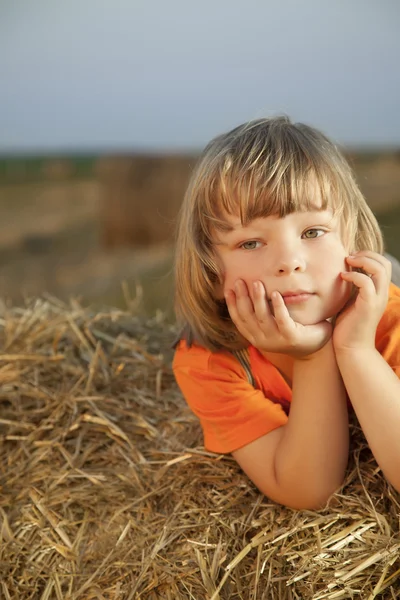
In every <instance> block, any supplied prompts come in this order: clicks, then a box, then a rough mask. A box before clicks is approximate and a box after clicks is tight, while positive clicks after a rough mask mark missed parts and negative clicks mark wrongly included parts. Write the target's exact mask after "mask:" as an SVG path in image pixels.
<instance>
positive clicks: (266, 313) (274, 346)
mask: <svg viewBox="0 0 400 600" xmlns="http://www.w3.org/2000/svg"><path fill="white" fill-rule="evenodd" d="M225 299H226V304H227V307H228V310H229V314H230V317H231V319H232V321H233V323H234V324H235V325H236V327H237V329H238V331H239V333H241V334H242V336H243V337H244V338H245V339H246V340H247V341H248V342H250V344H252V345H253V346H255V348H257V349H258V350H260V352H279V353H283V354H289V355H291V356H293V357H295V358H300V357H304V356H308V355H310V354H312V353H314V352H316V351H317V350H319V349H320V348H322V346H324V345H325V344H326V342H327V341H328V340H329V338H330V337H331V335H332V326H331V324H330V323H328V321H322V322H321V323H317V324H316V325H301V324H300V323H297V322H296V321H294V320H293V319H292V317H291V316H290V314H289V311H288V309H287V307H286V304H285V302H284V300H283V298H282V296H281V295H280V294H279V292H272V294H271V303H272V309H273V313H272V311H271V309H270V307H269V305H268V299H267V297H266V291H265V288H264V285H263V284H262V283H261V281H256V282H254V284H253V300H252V299H251V297H250V295H249V291H248V288H247V285H246V284H245V282H244V281H242V280H240V279H239V280H238V281H237V282H236V283H235V291H233V290H227V291H226V292H225Z"/></svg>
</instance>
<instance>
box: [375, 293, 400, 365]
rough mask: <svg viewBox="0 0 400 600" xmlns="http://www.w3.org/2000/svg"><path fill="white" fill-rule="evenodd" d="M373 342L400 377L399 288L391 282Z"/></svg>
mask: <svg viewBox="0 0 400 600" xmlns="http://www.w3.org/2000/svg"><path fill="white" fill-rule="evenodd" d="M375 344H376V348H377V350H378V351H379V352H380V353H381V354H382V356H383V358H384V359H385V360H386V362H387V363H388V365H389V366H390V367H392V369H393V371H394V372H395V373H396V374H397V376H398V377H400V290H399V288H397V287H396V286H395V285H393V284H392V285H391V286H390V296H389V302H388V305H387V307H386V310H385V313H384V314H383V316H382V319H381V320H380V323H379V325H378V328H377V332H376V340H375Z"/></svg>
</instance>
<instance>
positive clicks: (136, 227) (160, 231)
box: [97, 155, 194, 247]
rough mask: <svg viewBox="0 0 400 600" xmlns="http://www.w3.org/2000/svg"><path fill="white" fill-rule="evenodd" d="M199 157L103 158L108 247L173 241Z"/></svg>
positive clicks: (103, 205) (103, 224)
mask: <svg viewBox="0 0 400 600" xmlns="http://www.w3.org/2000/svg"><path fill="white" fill-rule="evenodd" d="M193 162H194V159H193V158H191V157H189V156H187V157H184V156H175V155H171V156H132V157H113V158H109V159H103V160H102V161H100V164H99V166H98V168H97V173H98V175H99V179H100V181H101V183H102V198H101V208H100V223H101V231H102V240H103V243H104V245H105V246H106V247H117V246H126V245H130V246H149V245H152V244H158V243H165V242H168V241H171V240H172V238H173V233H174V226H175V219H176V215H177V212H178V210H179V207H180V205H181V202H182V198H183V195H184V193H185V189H186V186H187V183H188V180H189V174H190V167H191V164H192V163H193Z"/></svg>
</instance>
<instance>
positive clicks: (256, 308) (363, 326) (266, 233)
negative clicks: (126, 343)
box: [173, 117, 400, 509]
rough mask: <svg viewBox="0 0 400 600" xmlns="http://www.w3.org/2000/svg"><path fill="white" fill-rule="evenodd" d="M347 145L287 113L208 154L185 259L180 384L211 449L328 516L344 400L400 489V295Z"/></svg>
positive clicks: (190, 205) (265, 488)
mask: <svg viewBox="0 0 400 600" xmlns="http://www.w3.org/2000/svg"><path fill="white" fill-rule="evenodd" d="M382 250H383V244H382V236H381V232H380V230H379V227H378V224H377V222H376V219H375V217H374V216H373V214H372V212H371V210H370V209H369V208H368V206H367V204H366V202H365V200H364V198H363V196H362V194H361V193H360V191H359V189H358V188H357V185H356V183H355V181H354V178H353V175H352V173H351V170H350V167H349V166H348V164H347V162H346V161H345V160H344V158H343V157H342V156H341V154H340V152H339V151H338V150H337V148H336V147H335V146H334V145H333V144H332V143H331V142H330V141H329V140H328V139H327V138H326V137H325V136H324V135H323V134H322V133H320V132H318V131H317V130H315V129H313V128H311V127H309V126H306V125H303V124H298V123H296V124H293V123H291V122H290V120H289V119H288V118H286V117H278V118H271V119H265V120H257V121H254V122H250V123H247V124H244V125H241V126H239V127H237V128H235V129H233V130H232V131H230V132H229V133H227V134H225V135H221V136H219V137H217V138H215V139H214V140H212V141H211V142H210V144H209V145H208V146H207V147H206V149H205V151H204V153H203V155H202V158H201V160H200V161H199V164H198V166H197V169H196V171H195V172H194V174H193V177H192V180H191V183H190V185H189V189H188V191H187V194H186V197H185V200H184V203H183V206H182V211H181V216H180V224H179V229H178V239H177V249H176V270H175V276H176V310H177V316H178V320H179V321H180V323H181V325H182V335H181V339H180V342H179V344H178V345H177V348H176V352H175V357H174V364H173V368H174V373H175V377H176V380H177V382H178V384H179V386H180V388H181V390H182V392H183V394H184V396H185V398H186V400H187V402H188V404H189V406H190V407H191V409H192V410H193V412H194V413H195V414H196V415H197V416H198V417H199V419H200V422H201V425H202V428H203V432H204V440H205V442H204V443H205V447H206V448H207V449H208V450H210V451H213V452H219V453H232V455H233V457H234V458H235V459H236V461H237V462H238V463H239V465H240V466H241V468H242V469H243V470H244V472H245V473H246V474H247V475H248V477H249V478H250V479H251V480H252V481H253V482H254V484H255V485H256V486H257V487H258V488H259V489H260V491H262V492H263V493H264V494H265V495H266V496H268V497H269V498H271V499H272V500H274V501H276V502H279V503H281V504H284V505H286V506H290V507H293V508H297V509H300V508H309V509H311V508H318V507H321V506H323V505H324V504H325V503H326V501H327V500H328V498H329V497H330V496H331V494H332V493H333V492H334V491H335V490H337V488H338V487H340V485H341V484H342V482H343V479H344V474H345V470H346V465H347V461H348V453H349V425H348V404H349V403H348V399H349V400H350V403H351V406H352V408H353V409H354V411H355V412H356V415H357V417H358V420H359V423H360V425H361V427H362V429H363V431H364V434H365V436H366V439H367V440H368V443H369V446H370V448H371V450H372V452H373V454H374V457H375V459H376V461H377V463H378V464H379V466H380V468H381V469H382V472H383V474H384V475H385V477H386V478H387V479H388V481H389V482H390V483H391V484H392V485H393V486H394V487H395V488H396V489H397V491H399V490H400V434H399V432H400V381H399V379H398V377H399V376H400V322H399V315H400V289H399V288H397V287H396V286H395V285H393V284H392V283H390V277H391V263H390V262H389V260H387V259H386V258H385V257H384V256H383V255H382Z"/></svg>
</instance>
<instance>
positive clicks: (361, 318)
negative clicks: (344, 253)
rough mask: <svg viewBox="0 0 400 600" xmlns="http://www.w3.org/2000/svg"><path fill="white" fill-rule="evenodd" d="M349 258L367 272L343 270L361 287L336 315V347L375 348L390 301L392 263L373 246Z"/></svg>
mask: <svg viewBox="0 0 400 600" xmlns="http://www.w3.org/2000/svg"><path fill="white" fill-rule="evenodd" d="M346 262H347V264H348V265H349V266H350V267H353V268H358V269H362V270H363V271H365V273H359V272H358V271H346V272H343V273H341V277H342V278H343V279H344V280H345V281H348V282H351V283H353V284H354V285H355V286H356V287H357V288H358V291H357V293H356V295H355V297H354V298H352V299H351V301H350V303H349V304H348V305H346V306H345V308H344V309H343V310H342V311H341V312H340V313H339V315H338V316H337V318H336V323H335V328H334V331H333V345H334V348H335V350H336V351H340V350H354V349H361V348H364V349H365V348H375V334H376V328H377V326H378V323H379V321H380V319H381V317H382V315H383V313H384V311H385V308H386V305H387V301H388V293H389V284H390V278H391V273H392V265H391V263H390V261H389V260H387V259H386V258H385V257H384V256H382V255H381V254H378V253H377V252H371V251H369V250H363V251H361V252H357V253H355V254H354V255H353V256H348V257H347V258H346Z"/></svg>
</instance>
